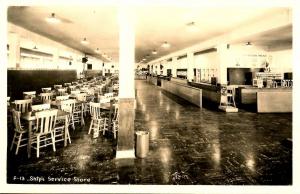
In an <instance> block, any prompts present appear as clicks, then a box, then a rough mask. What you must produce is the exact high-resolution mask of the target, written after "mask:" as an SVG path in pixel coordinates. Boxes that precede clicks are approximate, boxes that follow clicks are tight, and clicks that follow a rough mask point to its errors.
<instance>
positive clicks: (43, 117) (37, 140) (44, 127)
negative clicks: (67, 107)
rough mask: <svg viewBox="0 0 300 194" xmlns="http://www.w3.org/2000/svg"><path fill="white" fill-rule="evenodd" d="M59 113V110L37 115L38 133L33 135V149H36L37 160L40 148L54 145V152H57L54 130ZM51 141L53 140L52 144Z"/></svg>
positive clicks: (42, 112) (46, 111)
mask: <svg viewBox="0 0 300 194" xmlns="http://www.w3.org/2000/svg"><path fill="white" fill-rule="evenodd" d="M57 111H58V110H45V111H41V112H37V113H36V114H35V116H36V131H35V132H33V134H32V135H33V137H32V144H33V146H32V147H33V148H34V149H36V157H37V158H39V156H40V148H42V147H46V146H48V145H52V147H53V151H54V152H55V151H56V149H55V138H54V133H53V130H54V126H55V124H56V117H57ZM49 136H50V137H49ZM49 140H51V142H49ZM41 144H43V145H41Z"/></svg>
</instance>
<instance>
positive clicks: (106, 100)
mask: <svg viewBox="0 0 300 194" xmlns="http://www.w3.org/2000/svg"><path fill="white" fill-rule="evenodd" d="M99 102H100V104H103V103H109V102H110V98H101V99H100V100H99Z"/></svg>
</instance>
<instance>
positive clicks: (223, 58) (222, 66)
mask: <svg viewBox="0 0 300 194" xmlns="http://www.w3.org/2000/svg"><path fill="white" fill-rule="evenodd" d="M217 52H218V55H219V60H220V61H219V66H218V83H220V84H226V85H227V65H228V64H227V63H228V53H229V50H228V48H227V44H221V45H218V46H217Z"/></svg>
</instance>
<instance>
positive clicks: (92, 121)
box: [88, 119, 94, 134]
mask: <svg viewBox="0 0 300 194" xmlns="http://www.w3.org/2000/svg"><path fill="white" fill-rule="evenodd" d="M93 124H94V120H93V119H92V120H91V124H90V128H89V133H88V134H90V133H91V130H92V126H93Z"/></svg>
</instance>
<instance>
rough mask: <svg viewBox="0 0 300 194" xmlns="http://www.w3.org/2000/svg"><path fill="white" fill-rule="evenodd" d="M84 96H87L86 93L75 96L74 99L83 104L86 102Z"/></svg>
mask: <svg viewBox="0 0 300 194" xmlns="http://www.w3.org/2000/svg"><path fill="white" fill-rule="evenodd" d="M86 96H87V94H86V93H80V94H76V99H77V100H79V101H82V102H85V101H86Z"/></svg>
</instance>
